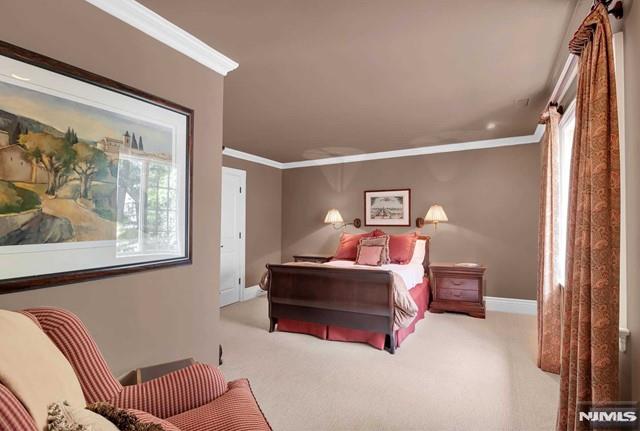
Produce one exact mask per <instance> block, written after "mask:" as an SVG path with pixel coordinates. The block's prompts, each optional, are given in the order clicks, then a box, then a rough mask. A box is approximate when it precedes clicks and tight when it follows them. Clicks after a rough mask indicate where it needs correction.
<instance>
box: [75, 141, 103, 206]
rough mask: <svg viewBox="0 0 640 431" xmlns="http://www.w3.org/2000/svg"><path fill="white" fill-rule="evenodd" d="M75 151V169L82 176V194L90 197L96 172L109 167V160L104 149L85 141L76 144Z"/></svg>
mask: <svg viewBox="0 0 640 431" xmlns="http://www.w3.org/2000/svg"><path fill="white" fill-rule="evenodd" d="M73 151H74V152H75V158H74V162H73V170H74V171H75V173H76V174H78V177H79V178H80V196H81V197H83V198H85V199H89V191H90V190H91V182H92V181H93V179H94V178H95V176H96V174H98V173H99V172H102V171H104V170H106V169H107V168H108V166H109V161H108V159H107V156H106V155H105V154H104V152H103V151H101V150H99V149H97V148H96V147H94V146H92V145H89V144H85V143H83V142H78V143H76V144H74V145H73Z"/></svg>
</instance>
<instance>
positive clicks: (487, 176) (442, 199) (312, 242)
mask: <svg viewBox="0 0 640 431" xmlns="http://www.w3.org/2000/svg"><path fill="white" fill-rule="evenodd" d="M539 159H540V156H539V146H538V145H537V144H531V145H520V146H513V147H504V148H494V149H487V150H474V151H460V152H454V153H443V154H434V155H427V156H417V157H406V158H397V159H386V160H376V161H369V162H360V163H348V164H344V165H331V166H322V167H313V168H301V169H291V170H285V171H284V173H283V191H282V196H283V204H282V207H283V214H282V216H283V219H282V226H283V239H282V255H283V259H284V260H288V259H290V258H291V256H292V255H293V254H294V253H299V252H326V253H331V252H333V251H334V250H335V247H336V245H337V242H338V238H339V232H338V231H335V230H334V229H333V228H332V227H331V226H327V225H324V224H323V223H322V222H323V218H324V216H325V214H326V212H327V210H328V209H329V208H332V207H335V208H338V209H339V210H340V212H341V213H342V216H343V218H344V219H345V220H353V219H354V218H355V217H359V218H362V219H364V214H363V213H364V208H363V206H364V199H363V192H364V191H365V190H371V189H392V188H411V197H412V213H411V218H412V219H413V220H415V218H416V217H423V216H424V215H425V214H426V212H427V209H428V208H429V206H430V205H431V204H433V203H439V204H441V205H443V206H444V208H445V211H446V212H447V215H448V216H449V220H450V223H446V224H441V225H440V227H439V228H438V231H437V233H435V235H433V240H432V246H431V256H432V259H431V260H432V261H458V262H465V261H467V262H468V261H476V262H481V263H483V264H486V265H487V266H488V268H489V270H488V273H487V278H488V285H487V292H486V294H487V295H489V296H500V297H509V298H523V299H535V297H536V265H537V225H538V221H537V217H538V183H539V163H540V161H539ZM363 229H367V230H370V229H372V228H365V227H364V226H363ZM410 229H415V228H394V229H386V230H388V231H390V232H403V231H407V230H410ZM348 230H349V231H353V227H349V228H348ZM423 231H424V232H426V233H429V234H431V233H433V227H432V226H431V225H429V226H427V227H425V228H424V229H423Z"/></svg>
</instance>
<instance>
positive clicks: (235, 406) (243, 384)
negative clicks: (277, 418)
mask: <svg viewBox="0 0 640 431" xmlns="http://www.w3.org/2000/svg"><path fill="white" fill-rule="evenodd" d="M228 388H229V390H228V391H227V392H226V393H225V394H224V395H222V396H220V397H219V398H218V399H216V400H215V401H214V402H212V403H209V404H206V405H203V406H202V407H198V408H197V409H193V410H190V411H187V412H184V413H181V414H179V415H176V416H172V417H170V418H168V419H167V421H169V422H171V423H173V424H174V425H176V426H177V427H178V428H179V429H180V430H182V431H211V430H223V431H248V430H251V431H271V426H270V425H269V423H268V422H267V419H266V418H265V417H264V415H263V414H262V411H261V410H260V407H259V406H258V403H257V402H256V399H255V397H254V396H253V392H252V391H251V386H249V381H248V380H247V379H239V380H234V381H232V382H229V387H228Z"/></svg>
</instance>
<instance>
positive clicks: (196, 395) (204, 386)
mask: <svg viewBox="0 0 640 431" xmlns="http://www.w3.org/2000/svg"><path fill="white" fill-rule="evenodd" d="M226 390H227V384H226V382H225V380H224V376H223V375H222V373H221V372H220V370H218V369H217V368H216V367H213V366H211V365H206V364H194V365H192V366H190V367H187V368H183V369H182V370H178V371H174V372H173V373H169V374H167V375H165V376H162V377H159V378H157V379H153V380H150V381H148V382H145V383H141V384H139V385H135V386H125V387H124V389H123V390H122V391H121V392H120V393H118V394H117V395H116V396H115V397H113V398H112V399H110V400H107V401H108V402H109V403H111V404H113V405H114V406H116V407H120V408H123V409H136V410H142V411H145V412H148V413H151V414H152V415H154V416H157V417H159V418H161V419H165V418H168V417H169V416H174V415H177V414H180V413H182V412H185V411H187V410H191V409H195V408H197V407H200V406H202V405H205V404H208V403H210V402H211V401H213V400H214V399H216V398H218V397H219V396H220V395H222V394H224V393H225V392H226Z"/></svg>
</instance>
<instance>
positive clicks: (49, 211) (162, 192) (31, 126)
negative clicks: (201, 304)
mask: <svg viewBox="0 0 640 431" xmlns="http://www.w3.org/2000/svg"><path fill="white" fill-rule="evenodd" d="M16 53H17V54H20V55H19V56H18V58H19V59H20V60H22V59H23V58H24V56H25V54H24V53H27V54H28V56H29V57H30V59H31V60H32V61H30V62H23V61H17V60H16V59H15V58H12V57H14V54H16ZM0 54H1V55H0V259H2V260H3V264H4V263H6V265H2V267H1V268H0V292H1V291H3V289H2V287H3V286H6V285H8V286H12V287H15V286H26V285H27V284H28V281H29V279H30V278H34V277H35V278H38V280H39V282H42V279H43V278H46V279H47V280H49V281H48V282H46V283H45V284H56V283H59V282H68V280H70V279H73V280H80V279H87V278H95V277H97V276H101V275H104V272H102V273H100V274H98V271H99V270H100V269H104V268H109V270H108V271H117V272H118V273H122V272H128V271H129V269H130V270H140V269H144V264H145V263H149V264H153V266H154V267H157V266H162V264H163V263H162V262H166V263H167V264H171V263H173V264H176V263H175V262H180V263H188V262H190V255H189V253H190V251H189V248H188V241H189V237H190V226H189V220H190V217H189V211H190V208H189V199H190V188H189V187H190V183H189V178H190V169H191V165H190V154H191V136H192V135H191V131H190V128H191V124H192V111H190V110H188V109H187V108H182V107H180V106H178V105H174V104H172V103H171V102H167V101H163V100H162V99H159V98H153V96H148V95H146V94H144V93H141V92H138V91H137V90H134V89H131V88H127V87H125V86H123V85H122V84H118V83H115V82H113V81H110V80H108V79H106V78H100V77H96V76H95V75H92V74H89V73H88V72H84V71H82V70H80V69H77V68H74V67H73V66H69V65H65V64H63V63H58V62H56V61H55V60H52V59H48V58H46V57H42V56H40V55H38V54H34V53H30V52H29V51H26V50H22V49H21V48H18V47H14V46H12V45H9V44H6V43H4V42H0ZM7 54H9V55H7ZM41 64H43V65H44V64H46V66H47V69H51V65H52V64H54V65H57V66H59V68H60V70H61V71H63V72H64V76H63V75H59V74H56V73H55V72H53V71H49V70H47V71H46V73H45V74H43V73H42V72H43V69H40V68H38V67H37V66H38V65H41ZM5 72H11V73H7V74H6V75H5ZM18 72H19V73H18ZM70 75H71V76H70ZM74 75H75V76H77V77H78V78H81V79H82V82H80V81H79V80H76V79H74ZM32 77H38V79H35V78H32ZM88 77H90V78H91V79H87V78H88ZM96 79H97V81H98V82H96V83H95V84H96V85H92V83H91V82H89V83H88V82H87V81H91V80H96ZM123 88H124V89H126V90H127V91H126V94H123V93H124V92H123V91H122V89H123ZM114 90H117V91H114ZM130 94H134V95H136V96H139V97H131V96H130ZM149 98H153V99H152V100H149ZM141 264H143V265H141ZM133 267H135V268H133ZM108 271H107V272H108ZM61 274H66V275H64V276H62V275H61ZM70 274H72V275H70ZM53 275H56V276H53ZM49 282H51V283H49Z"/></svg>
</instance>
